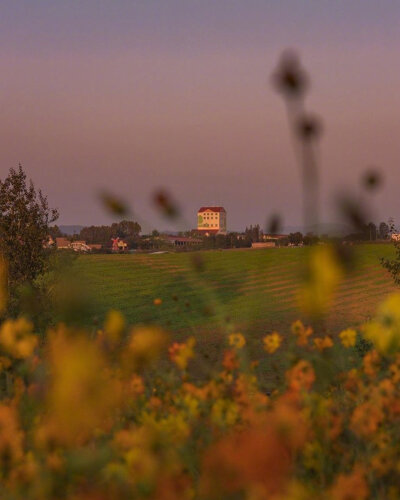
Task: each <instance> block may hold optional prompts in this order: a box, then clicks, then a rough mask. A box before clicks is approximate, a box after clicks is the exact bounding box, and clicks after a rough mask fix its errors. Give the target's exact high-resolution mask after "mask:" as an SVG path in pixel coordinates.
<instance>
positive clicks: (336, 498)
mask: <svg viewBox="0 0 400 500" xmlns="http://www.w3.org/2000/svg"><path fill="white" fill-rule="evenodd" d="M368 496H369V491H368V486H367V482H366V481H365V475H364V471H363V470H362V468H361V467H359V466H355V467H354V469H353V471H352V472H351V473H350V474H346V475H345V474H340V475H339V476H338V478H337V480H336V483H335V484H334V486H333V488H332V489H331V495H330V497H329V498H332V500H365V499H366V498H368Z"/></svg>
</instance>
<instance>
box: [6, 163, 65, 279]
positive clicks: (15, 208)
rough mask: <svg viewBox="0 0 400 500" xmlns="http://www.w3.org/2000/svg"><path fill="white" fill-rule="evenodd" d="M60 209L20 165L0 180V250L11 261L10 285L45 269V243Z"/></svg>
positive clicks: (34, 276)
mask: <svg viewBox="0 0 400 500" xmlns="http://www.w3.org/2000/svg"><path fill="white" fill-rule="evenodd" d="M57 218H58V212H57V210H55V209H50V208H49V205H48V202H47V198H46V196H44V195H43V194H42V192H41V191H40V190H39V191H36V189H35V187H34V185H33V182H32V181H29V182H27V177H26V174H25V172H24V170H23V169H22V166H21V165H19V167H18V169H17V170H15V169H13V168H11V169H10V171H9V174H8V176H7V177H6V178H5V179H4V181H1V180H0V252H1V253H2V254H3V256H4V257H5V259H6V261H7V262H8V281H9V285H10V287H11V288H13V287H14V286H15V285H18V284H20V283H23V282H26V281H32V280H33V279H34V278H36V277H37V276H38V274H39V273H40V272H41V271H43V268H44V265H45V262H46V257H47V254H48V251H47V250H46V249H45V248H44V242H45V241H46V240H47V238H48V235H49V224H51V223H52V222H54V221H55V220H57Z"/></svg>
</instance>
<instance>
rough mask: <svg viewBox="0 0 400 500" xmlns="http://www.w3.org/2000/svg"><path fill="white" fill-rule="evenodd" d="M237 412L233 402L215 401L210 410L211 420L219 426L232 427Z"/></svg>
mask: <svg viewBox="0 0 400 500" xmlns="http://www.w3.org/2000/svg"><path fill="white" fill-rule="evenodd" d="M238 417H239V412H238V407H237V405H236V403H235V402H233V401H230V400H228V399H220V398H219V399H217V400H216V401H215V402H214V404H213V406H212V408H211V420H212V422H213V423H214V424H217V425H220V426H228V427H230V426H232V425H233V424H234V423H235V422H236V421H237V419H238Z"/></svg>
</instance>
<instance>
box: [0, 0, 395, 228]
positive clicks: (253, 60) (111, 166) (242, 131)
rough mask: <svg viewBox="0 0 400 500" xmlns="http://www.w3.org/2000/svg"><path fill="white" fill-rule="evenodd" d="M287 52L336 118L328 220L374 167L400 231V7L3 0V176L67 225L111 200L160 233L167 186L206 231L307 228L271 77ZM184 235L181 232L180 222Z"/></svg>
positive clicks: (323, 112) (327, 123) (386, 211)
mask: <svg viewBox="0 0 400 500" xmlns="http://www.w3.org/2000/svg"><path fill="white" fill-rule="evenodd" d="M286 47H294V48H296V49H297V50H298V51H299V53H300V55H301V58H302V61H303V64H304V66H305V67H306V68H307V70H308V72H309V74H310V76H311V78H312V90H311V93H310V95H309V97H308V100H307V104H308V107H309V109H310V110H312V111H314V112H316V113H317V114H318V115H320V116H321V117H322V118H323V122H324V131H325V133H324V136H323V140H322V144H321V148H320V153H321V168H322V173H321V176H322V195H323V213H322V219H323V220H325V221H334V220H335V215H334V211H333V203H332V199H333V196H334V194H335V192H337V190H338V189H341V188H343V187H345V186H347V187H348V188H349V189H353V191H354V193H355V195H356V196H359V192H360V188H359V184H360V183H359V178H360V175H361V173H362V172H363V170H364V169H365V168H366V167H367V166H369V165H377V166H379V167H380V168H381V169H382V171H383V172H384V175H385V180H386V182H385V185H384V188H383V189H382V192H381V193H380V194H378V195H377V196H376V198H375V201H374V204H375V209H376V216H375V219H376V220H380V219H387V218H388V217H389V216H394V217H395V219H397V221H398V222H400V204H399V202H398V200H399V187H400V63H399V61H400V59H399V57H400V2H399V1H398V0H392V1H389V0H380V1H378V0H376V1H374V2H372V1H368V0H353V1H352V2H349V1H348V0H345V1H337V0H332V1H330V2H321V1H317V0H315V1H311V0H310V1H302V0H292V1H284V0H283V1H282V0H279V1H275V0H274V1H273V0H270V1H268V0H259V1H257V0H246V1H245V2H244V1H239V0H237V1H235V0H217V1H216V0H212V1H211V0H210V1H209V0H198V1H195V0H179V1H178V0H158V1H155V0H140V1H139V0H137V1H135V0H126V1H124V0H113V1H110V0H108V1H105V0H93V1H89V0H81V1H79V2H78V1H77V0H71V1H68V2H62V1H54V0H46V1H45V0H35V2H32V1H31V0H25V1H23V0H3V1H2V2H1V6H0V75H1V77H0V160H1V161H0V175H1V177H3V176H4V175H5V174H6V173H7V171H8V169H9V168H10V167H12V166H16V165H17V164H18V162H21V163H22V164H23V166H24V168H25V169H26V171H27V172H28V175H29V176H30V177H32V178H33V180H34V181H35V183H36V184H37V185H38V186H40V187H42V189H43V191H44V192H45V193H46V194H48V197H49V200H50V202H51V203H52V204H53V205H55V206H57V207H58V208H59V210H60V212H61V218H60V221H59V222H60V223H61V224H97V223H102V222H106V221H108V220H109V219H108V217H107V216H106V215H105V214H104V211H103V209H102V207H101V206H100V205H99V203H98V200H97V195H96V194H97V193H98V192H99V191H100V190H103V189H108V190H110V191H111V192H115V193H118V194H120V195H121V196H122V197H123V198H125V199H126V200H127V201H128V202H129V203H130V204H131V206H132V208H133V210H134V211H135V212H136V213H138V214H139V215H140V216H141V217H140V218H141V220H144V221H148V226H149V227H160V228H166V227H168V224H167V223H166V222H163V221H162V220H160V219H159V218H158V216H157V214H156V212H155V211H154V209H153V207H152V203H151V193H152V192H153V191H154V189H156V188H159V187H164V188H166V189H168V190H169V191H171V192H172V193H173V194H174V196H175V198H176V199H177V200H179V201H180V204H181V206H182V208H183V211H184V214H185V218H186V219H187V220H188V221H189V222H190V224H191V225H192V226H193V227H194V226H195V224H196V211H197V209H198V208H199V207H200V206H201V205H207V204H212V205H215V204H221V205H224V207H225V208H226V210H227V212H228V229H241V228H244V226H245V225H246V224H251V223H253V224H255V223H260V224H263V223H264V222H265V219H266V217H267V215H268V214H270V213H271V212H276V211H278V212H280V213H281V214H282V215H283V216H284V220H285V222H286V223H287V224H292V225H293V224H299V223H301V197H300V186H299V175H298V169H297V165H296V163H295V160H294V155H293V152H292V149H291V143H290V138H289V132H288V127H287V123H286V114H285V109H284V106H283V103H282V100H281V98H280V96H278V95H277V94H276V92H275V91H274V90H273V89H272V88H271V85H270V74H271V72H272V71H273V69H274V68H275V66H276V63H277V60H278V57H279V55H280V53H281V52H282V50H283V49H284V48H286ZM169 227H171V226H169Z"/></svg>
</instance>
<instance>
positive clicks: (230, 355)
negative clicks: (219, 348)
mask: <svg viewBox="0 0 400 500" xmlns="http://www.w3.org/2000/svg"><path fill="white" fill-rule="evenodd" d="M222 366H223V367H224V368H225V370H227V371H228V372H229V371H233V370H236V369H237V368H239V361H238V359H237V357H236V353H235V352H234V351H232V350H228V351H225V352H224V359H223V361H222Z"/></svg>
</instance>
